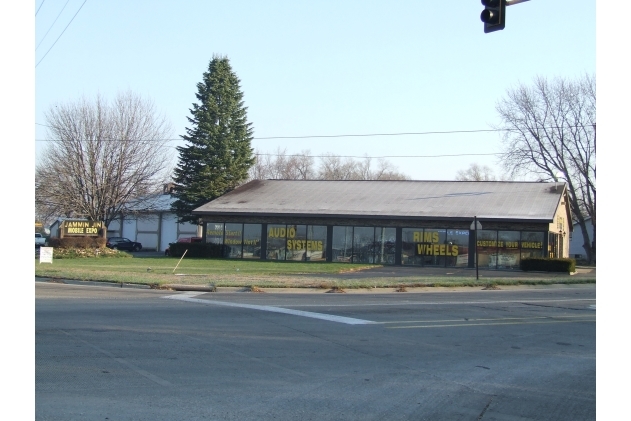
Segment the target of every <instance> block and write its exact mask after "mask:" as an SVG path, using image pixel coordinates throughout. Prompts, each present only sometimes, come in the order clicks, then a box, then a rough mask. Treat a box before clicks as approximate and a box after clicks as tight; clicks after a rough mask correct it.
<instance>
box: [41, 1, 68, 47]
mask: <svg viewBox="0 0 631 421" xmlns="http://www.w3.org/2000/svg"><path fill="white" fill-rule="evenodd" d="M69 1H70V0H66V4H64V7H62V8H61V12H59V14H58V15H57V17H56V18H55V20H54V21H53V23H52V24H51V25H50V28H48V31H46V33H45V34H44V37H43V38H42V39H41V41H40V42H39V44H37V46H36V47H35V51H37V49H38V48H39V46H40V45H41V44H42V42H44V39H46V35H48V33H49V32H50V30H51V29H53V26H55V22H57V19H59V16H61V14H62V13H63V11H64V9H65V8H66V6H67V5H68V2H69ZM42 3H43V2H42ZM40 7H41V6H40Z"/></svg>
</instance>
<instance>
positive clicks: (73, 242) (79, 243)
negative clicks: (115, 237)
mask: <svg viewBox="0 0 631 421" xmlns="http://www.w3.org/2000/svg"><path fill="white" fill-rule="evenodd" d="M105 242H106V240H105V238H102V237H65V238H57V237H54V238H53V237H51V238H49V239H48V245H49V246H50V247H54V248H56V249H99V248H105Z"/></svg>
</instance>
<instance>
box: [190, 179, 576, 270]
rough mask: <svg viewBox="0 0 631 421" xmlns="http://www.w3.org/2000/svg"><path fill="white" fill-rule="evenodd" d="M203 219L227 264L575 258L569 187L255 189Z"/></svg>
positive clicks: (330, 184)
mask: <svg viewBox="0 0 631 421" xmlns="http://www.w3.org/2000/svg"><path fill="white" fill-rule="evenodd" d="M193 214H194V215H197V216H199V218H200V219H201V220H202V222H203V225H202V226H203V234H202V235H203V237H204V238H205V241H206V242H208V243H213V244H218V245H223V246H224V248H223V249H224V257H227V258H234V259H263V260H295V261H326V262H352V263H375V264H384V265H411V266H431V267H474V265H475V255H476V251H477V256H478V264H479V267H484V268H490V269H517V268H519V262H520V260H521V259H523V258H525V257H568V255H569V241H568V239H569V233H570V231H571V229H572V225H571V223H568V222H569V221H571V214H570V208H569V203H568V201H567V192H566V186H565V184H563V183H534V182H490V181H486V182H467V181H409V180H406V181H398V180H397V181H328V180H326V181H325V180H254V181H251V182H249V183H247V184H245V185H243V186H241V187H239V188H237V189H235V190H233V191H232V192H229V193H227V194H225V195H223V196H221V197H219V198H217V199H215V200H213V201H211V202H209V203H207V204H206V205H204V206H201V207H199V208H197V209H195V210H194V211H193ZM474 219H476V220H477V221H478V222H479V224H480V225H478V229H477V230H476V229H474V228H475V227H474V226H473V221H474ZM476 238H477V239H476Z"/></svg>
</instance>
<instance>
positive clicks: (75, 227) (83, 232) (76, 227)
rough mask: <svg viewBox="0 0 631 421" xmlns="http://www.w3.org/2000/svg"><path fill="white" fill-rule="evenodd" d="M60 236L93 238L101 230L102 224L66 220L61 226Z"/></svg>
mask: <svg viewBox="0 0 631 421" xmlns="http://www.w3.org/2000/svg"><path fill="white" fill-rule="evenodd" d="M61 229H62V233H63V234H62V236H63V237H70V236H75V237H76V236H79V237H95V236H97V235H99V232H101V230H102V229H103V222H96V221H78V220H66V221H64V222H63V223H62V225H61Z"/></svg>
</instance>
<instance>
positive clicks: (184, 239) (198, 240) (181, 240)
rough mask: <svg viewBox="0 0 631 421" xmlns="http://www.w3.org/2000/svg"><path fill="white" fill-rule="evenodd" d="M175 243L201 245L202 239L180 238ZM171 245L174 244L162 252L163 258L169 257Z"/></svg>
mask: <svg viewBox="0 0 631 421" xmlns="http://www.w3.org/2000/svg"><path fill="white" fill-rule="evenodd" d="M176 242H177V243H201V242H202V237H182V238H178V240H177V241H176ZM171 244H174V243H169V247H167V248H166V250H164V255H165V256H170V255H171V254H170V251H169V249H170V248H171Z"/></svg>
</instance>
